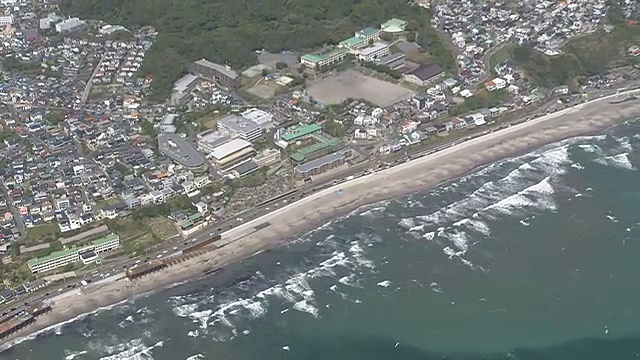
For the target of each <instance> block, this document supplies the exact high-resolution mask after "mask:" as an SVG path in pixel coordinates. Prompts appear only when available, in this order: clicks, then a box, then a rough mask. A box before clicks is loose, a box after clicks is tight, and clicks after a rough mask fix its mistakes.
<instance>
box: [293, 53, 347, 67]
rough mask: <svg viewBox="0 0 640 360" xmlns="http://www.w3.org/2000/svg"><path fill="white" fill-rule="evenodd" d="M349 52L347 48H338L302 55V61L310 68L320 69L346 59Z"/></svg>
mask: <svg viewBox="0 0 640 360" xmlns="http://www.w3.org/2000/svg"><path fill="white" fill-rule="evenodd" d="M348 53H349V49H347V48H338V49H334V50H331V51H328V52H325V53H321V54H306V55H302V57H300V63H301V64H302V65H304V66H306V67H308V68H309V69H319V68H321V67H323V66H329V65H332V64H335V63H338V62H340V61H342V60H344V58H345V57H347V54H348Z"/></svg>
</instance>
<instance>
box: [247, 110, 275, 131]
mask: <svg viewBox="0 0 640 360" xmlns="http://www.w3.org/2000/svg"><path fill="white" fill-rule="evenodd" d="M242 117H243V118H245V119H247V120H249V121H253V122H254V123H256V124H257V125H258V126H260V127H261V128H263V129H265V128H267V127H268V126H270V125H271V122H272V121H273V115H271V114H269V113H268V112H266V111H264V110H260V109H255V108H253V109H249V110H246V111H243V112H242Z"/></svg>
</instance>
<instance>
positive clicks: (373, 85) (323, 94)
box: [307, 70, 415, 107]
mask: <svg viewBox="0 0 640 360" xmlns="http://www.w3.org/2000/svg"><path fill="white" fill-rule="evenodd" d="M307 92H308V93H309V95H310V96H312V97H313V98H314V99H315V100H317V101H320V102H321V103H323V104H326V105H332V104H340V103H342V102H343V101H345V100H347V99H363V100H366V101H369V102H371V103H374V104H376V105H378V106H380V107H387V106H390V105H392V104H394V103H396V102H398V101H401V100H404V99H408V98H410V97H412V96H413V95H415V92H413V91H411V90H409V89H405V88H403V87H402V86H399V85H394V84H391V83H388V82H386V81H382V80H378V79H374V78H372V77H369V76H366V75H364V74H361V73H359V72H357V71H354V70H350V71H344V72H338V73H336V74H335V75H332V76H329V77H326V78H324V79H322V80H320V81H319V82H317V83H315V84H313V85H312V86H310V87H309V88H308V89H307Z"/></svg>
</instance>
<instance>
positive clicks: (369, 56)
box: [356, 42, 389, 61]
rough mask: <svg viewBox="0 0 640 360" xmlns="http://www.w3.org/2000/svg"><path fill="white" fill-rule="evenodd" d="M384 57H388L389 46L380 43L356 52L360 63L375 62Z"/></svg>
mask: <svg viewBox="0 0 640 360" xmlns="http://www.w3.org/2000/svg"><path fill="white" fill-rule="evenodd" d="M386 55H389V45H387V44H385V43H381V42H376V43H374V44H373V45H371V46H368V47H365V48H362V49H359V50H358V51H356V57H357V58H358V60H360V61H375V60H377V59H379V58H381V57H383V56H386Z"/></svg>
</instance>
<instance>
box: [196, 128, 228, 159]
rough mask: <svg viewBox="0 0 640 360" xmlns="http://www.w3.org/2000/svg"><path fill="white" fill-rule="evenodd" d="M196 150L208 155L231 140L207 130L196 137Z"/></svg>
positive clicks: (216, 132) (215, 131)
mask: <svg viewBox="0 0 640 360" xmlns="http://www.w3.org/2000/svg"><path fill="white" fill-rule="evenodd" d="M198 138H199V140H198V150H200V151H202V152H203V153H205V154H207V155H209V154H211V152H212V151H213V149H215V148H216V147H218V146H220V145H222V144H224V143H226V142H228V141H229V140H230V139H231V138H230V137H229V136H228V135H226V134H221V133H220V132H219V131H217V130H207V131H205V132H203V133H201V134H199V135H198Z"/></svg>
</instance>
